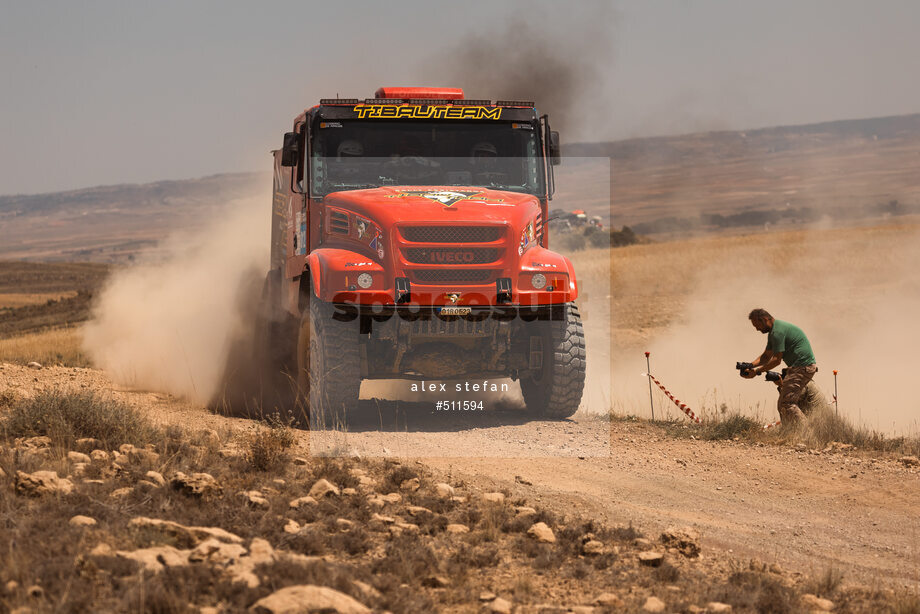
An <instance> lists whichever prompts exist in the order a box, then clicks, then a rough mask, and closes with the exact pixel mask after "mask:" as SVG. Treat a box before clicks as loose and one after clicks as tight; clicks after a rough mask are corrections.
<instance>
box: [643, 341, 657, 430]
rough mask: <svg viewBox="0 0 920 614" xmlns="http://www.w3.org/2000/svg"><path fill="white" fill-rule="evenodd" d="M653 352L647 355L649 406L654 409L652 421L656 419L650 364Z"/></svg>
mask: <svg viewBox="0 0 920 614" xmlns="http://www.w3.org/2000/svg"><path fill="white" fill-rule="evenodd" d="M649 354H651V352H646V353H645V368H646V373H648V378H649V379H648V404H649V405H650V406H651V407H652V420H654V419H655V402H654V401H653V400H652V366H651V363H650V362H649V359H648V356H649Z"/></svg>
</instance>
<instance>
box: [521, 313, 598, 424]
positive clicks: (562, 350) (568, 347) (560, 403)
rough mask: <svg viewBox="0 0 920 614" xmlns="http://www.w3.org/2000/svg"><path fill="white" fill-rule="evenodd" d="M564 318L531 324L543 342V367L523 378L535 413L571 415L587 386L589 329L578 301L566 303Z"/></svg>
mask: <svg viewBox="0 0 920 614" xmlns="http://www.w3.org/2000/svg"><path fill="white" fill-rule="evenodd" d="M564 315H565V317H564V318H563V319H561V320H549V321H542V320H537V321H535V322H532V323H530V324H529V325H528V327H527V328H528V329H529V333H530V335H531V336H539V337H540V338H541V339H542V345H543V368H542V369H541V370H540V371H539V372H538V373H536V374H535V373H533V372H531V373H529V374H527V375H524V376H522V377H521V393H522V394H523V395H524V402H525V403H526V404H527V409H528V411H530V412H531V413H534V414H537V415H540V416H545V417H547V418H568V417H569V416H571V415H572V414H574V413H575V412H576V411H577V410H578V405H579V404H580V403H581V395H582V393H583V392H584V389H585V330H584V328H583V327H582V325H581V316H580V315H579V313H578V307H576V306H575V303H569V304H567V305H565V309H564Z"/></svg>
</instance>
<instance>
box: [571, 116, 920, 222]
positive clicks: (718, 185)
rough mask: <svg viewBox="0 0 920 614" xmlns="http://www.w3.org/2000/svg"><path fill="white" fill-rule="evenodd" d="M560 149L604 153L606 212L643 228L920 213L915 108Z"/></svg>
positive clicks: (919, 136) (919, 129)
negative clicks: (897, 112) (868, 116)
mask: <svg viewBox="0 0 920 614" xmlns="http://www.w3.org/2000/svg"><path fill="white" fill-rule="evenodd" d="M564 153H565V155H567V156H572V157H577V156H599V157H604V158H610V165H611V166H610V168H611V171H610V178H611V186H610V194H611V207H610V212H609V213H610V215H611V221H612V223H613V224H615V225H620V224H628V225H631V226H633V227H634V228H635V229H636V230H637V231H639V232H670V231H677V230H680V229H686V228H687V226H688V225H690V226H695V227H699V228H702V229H707V228H710V229H711V228H719V227H722V226H720V225H719V222H722V223H723V224H727V225H728V226H744V225H763V224H767V223H769V224H781V225H782V224H799V223H802V222H811V221H815V220H819V219H822V218H823V219H829V220H831V221H835V220H852V219H860V218H864V217H876V216H888V215H900V214H907V213H917V212H920V173H918V172H917V171H918V169H920V114H914V115H903V116H895V117H882V118H873V119H856V120H842V121H833V122H824V123H818V124H809V125H803V126H780V127H774V128H760V129H756V130H746V131H736V132H727V131H726V132H703V133H697V134H686V135H679V136H665V137H653V138H640V139H629V140H624V141H616V142H609V143H576V144H571V145H569V146H567V147H565V148H564ZM727 219H729V220H730V221H728V222H726V221H725V220H727Z"/></svg>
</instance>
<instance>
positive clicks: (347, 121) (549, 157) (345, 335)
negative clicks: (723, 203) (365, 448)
mask: <svg viewBox="0 0 920 614" xmlns="http://www.w3.org/2000/svg"><path fill="white" fill-rule="evenodd" d="M559 161H560V155H559V141H558V133H556V132H553V131H552V130H550V126H549V123H548V118H547V117H546V116H545V115H544V116H542V117H541V116H539V115H538V113H537V111H536V110H535V108H534V105H533V103H530V102H520V101H496V102H493V101H489V100H467V99H464V97H463V92H462V90H459V89H452V88H380V89H379V90H377V93H376V97H375V98H373V99H366V100H358V99H339V98H336V99H323V100H321V101H320V104H319V105H317V106H315V107H313V108H311V109H308V110H306V111H304V112H303V113H301V114H300V115H298V116H297V117H296V118H295V119H294V125H293V130H292V131H291V132H289V133H287V134H285V135H284V145H283V148H282V149H281V150H278V151H275V152H274V200H273V204H272V237H271V245H272V250H271V267H270V271H269V273H268V277H267V281H266V285H265V299H266V301H267V304H268V305H269V306H270V307H271V309H270V311H271V315H272V318H271V320H272V322H273V324H272V326H271V328H270V330H271V331H272V333H271V343H272V345H273V347H274V348H275V350H276V352H277V353H280V354H281V358H282V359H289V364H291V365H293V364H294V363H296V365H297V374H298V382H299V384H300V389H301V390H302V391H304V392H308V394H309V399H310V409H311V414H312V416H311V420H316V419H322V420H324V421H326V422H328V421H329V420H330V419H331V418H332V417H333V416H335V415H337V414H340V413H341V412H348V411H350V410H352V409H353V408H354V407H355V406H356V405H357V401H358V392H359V389H360V384H361V381H362V380H364V379H407V380H412V379H418V380H422V379H424V380H429V381H430V380H440V381H446V380H467V381H471V380H474V379H475V380H496V379H502V378H512V379H515V380H519V381H520V386H521V391H522V393H523V397H524V400H525V402H526V405H527V409H528V410H529V411H531V412H532V413H533V414H535V415H540V416H548V417H556V418H562V417H568V416H570V415H572V414H573V413H575V411H576V410H577V409H578V406H579V403H580V401H581V397H582V391H583V388H584V381H585V342H584V332H583V328H582V324H581V318H580V316H579V313H578V308H577V307H576V306H575V299H576V297H577V295H578V285H577V282H576V278H575V271H574V270H573V268H572V264H571V262H570V261H569V260H568V259H567V258H565V257H564V256H562V255H560V254H558V253H556V252H553V251H551V250H550V249H549V237H548V236H547V228H546V226H545V224H544V220H546V219H547V204H548V201H549V199H550V198H551V197H552V193H553V172H552V171H553V168H552V167H553V165H554V164H558V163H559ZM295 339H296V344H295V343H294V340H295ZM450 389H451V390H453V388H452V387H451V388H450Z"/></svg>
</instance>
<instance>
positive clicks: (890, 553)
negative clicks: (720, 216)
mask: <svg viewBox="0 0 920 614" xmlns="http://www.w3.org/2000/svg"><path fill="white" fill-rule="evenodd" d="M53 390H65V391H68V392H67V393H65V394H70V393H73V392H76V393H81V392H82V393H86V392H91V393H97V394H100V395H102V396H101V397H99V398H101V399H103V400H104V402H105V403H115V404H117V405H118V407H121V408H122V409H123V411H124V412H132V411H133V412H135V413H136V414H137V415H139V416H141V417H144V418H149V419H151V420H152V421H154V422H155V424H154V425H153V427H152V428H151V429H147V428H146V427H144V428H141V427H140V426H136V425H135V426H134V427H132V429H133V430H124V429H122V431H123V432H124V434H123V435H120V437H122V438H123V439H124V440H123V441H120V440H113V439H112V438H106V437H105V436H104V435H103V434H96V435H95V436H93V437H89V438H87V437H76V436H74V434H73V433H70V435H68V434H67V433H63V432H59V431H54V430H53V429H52V431H51V432H50V436H41V435H36V434H32V435H31V436H24V435H20V436H19V437H13V436H12V434H11V431H10V424H11V422H10V419H9V418H7V417H8V416H14V415H19V414H17V412H19V413H20V414H21V413H22V411H23V410H22V407H24V405H23V404H28V403H29V402H30V401H29V399H33V400H34V402H36V403H45V404H46V405H47V406H48V407H51V405H48V403H49V402H48V401H47V399H48V398H49V391H53ZM66 398H70V397H66ZM0 399H2V400H0V405H3V407H0V420H5V422H3V424H5V425H6V426H5V427H4V429H5V430H3V431H2V435H3V441H2V442H0V446H2V448H0V468H2V473H0V543H4V544H9V546H8V547H4V548H3V550H2V552H0V610H8V611H19V612H23V613H24V612H32V611H34V612H42V611H89V610H105V611H157V612H173V611H175V612H181V611H191V612H195V611H207V612H215V611H227V612H230V611H243V610H248V611H252V612H300V611H331V612H365V611H380V612H383V611H391V612H429V611H431V612H433V611H445V612H479V611H493V612H502V611H505V612H521V613H524V612H547V613H548V612H559V613H561V612H620V611H625V612H631V611H637V612H642V611H646V612H704V611H708V612H726V611H734V612H802V611H827V610H829V609H832V610H833V611H853V612H878V611H881V612H885V611H888V612H910V611H916V609H911V608H916V607H917V601H916V598H915V597H911V596H910V594H909V592H908V591H907V587H909V586H910V585H911V583H912V582H916V569H917V564H916V563H917V559H916V557H917V549H916V547H915V546H912V545H911V544H915V543H916V542H915V541H911V540H912V539H915V538H913V537H912V531H913V530H914V527H916V522H917V520H916V514H915V510H916V509H917V507H916V504H917V501H915V499H916V498H917V497H918V489H917V488H916V480H917V479H918V470H917V468H916V467H912V466H909V463H904V462H899V461H898V460H897V459H873V458H864V457H861V456H860V455H858V454H856V453H853V452H848V451H839V450H838V451H828V452H821V453H814V451H811V452H810V451H807V450H804V451H803V450H795V449H789V450H787V449H779V448H773V447H769V446H768V447H756V446H754V447H752V446H747V445H741V444H740V443H735V444H728V445H726V444H724V443H712V442H699V441H694V440H690V439H674V438H671V437H668V436H666V434H665V433H664V431H663V430H662V429H661V428H659V427H655V426H652V425H647V424H644V423H632V422H613V423H612V424H611V426H610V437H611V444H612V445H611V453H610V455H609V456H607V457H597V458H592V457H585V458H583V459H579V458H578V457H569V458H546V457H544V458H529V459H525V458H518V459H505V460H497V459H495V458H460V457H458V456H457V455H454V456H452V457H451V458H440V459H437V458H426V459H416V458H411V457H409V456H408V455H401V456H399V457H398V458H392V457H391V458H380V457H371V456H368V455H367V454H362V455H359V456H358V457H348V458H339V459H329V458H321V457H317V456H311V455H310V454H309V451H310V450H309V445H310V440H309V435H308V434H307V433H303V432H291V431H288V430H286V429H283V428H281V427H278V426H276V427H275V428H268V427H260V426H256V425H255V423H253V422H252V421H250V420H242V419H231V418H226V417H223V416H218V415H214V414H211V413H209V412H207V411H206V410H205V409H203V408H201V407H195V406H191V405H189V404H187V403H183V402H180V401H177V400H175V399H173V398H171V397H169V396H168V395H162V394H155V393H149V392H143V391H134V390H126V389H121V388H118V387H116V386H113V385H112V384H111V383H110V382H109V381H108V380H107V379H106V378H105V376H104V375H103V374H101V373H100V372H98V371H94V370H87V369H70V368H61V367H50V368H41V369H39V368H27V367H19V366H13V365H8V364H6V365H0ZM46 405H42V406H41V407H45V406H46ZM17 408H19V409H17ZM55 411H56V410H55ZM42 415H44V414H42ZM47 415H48V416H50V412H49V413H48V414H47ZM125 415H127V414H125ZM39 422H41V420H39ZM122 422H124V423H125V424H134V422H131V421H130V420H124V421H122ZM48 423H49V424H50V423H51V418H50V417H49V418H48ZM97 423H99V422H98V420H97ZM17 424H19V425H20V426H18V427H17V428H20V427H21V422H20V423H17ZM100 424H101V423H100ZM138 424H140V423H138ZM537 426H538V425H534V427H533V428H534V429H536V428H537ZM39 427H40V425H39ZM539 427H540V428H541V429H550V428H552V427H551V426H548V425H547V424H542V423H541V424H539ZM80 428H83V427H80ZM483 428H486V427H483ZM488 428H489V429H492V430H494V431H500V430H501V429H502V426H501V425H492V426H489V427H488ZM516 428H522V427H521V425H517V426H516ZM566 428H568V430H577V428H575V427H572V426H569V427H566V425H565V423H562V424H559V425H558V429H559V431H558V433H559V434H560V435H564V434H565V431H566ZM592 429H593V426H592ZM122 431H119V430H118V429H108V430H105V432H122ZM460 435H462V433H460V434H459V435H458V433H457V432H454V431H447V432H444V433H441V437H442V438H443V440H444V442H445V446H446V447H445V449H452V448H450V447H449V444H448V442H450V441H453V440H454V439H456V438H457V437H458V436H460ZM132 439H133V440H132ZM499 439H501V437H499ZM853 475H855V476H856V477H851V476H853ZM873 523H875V524H873ZM771 531H772V533H771ZM847 545H850V546H854V548H853V549H848V548H847V547H846V546H847ZM835 553H836V554H835ZM875 554H878V555H879V556H877V557H876V556H874V555H875ZM808 561H811V562H812V564H811V565H809V564H808ZM819 563H820V564H819ZM872 573H877V574H878V575H879V576H882V575H885V576H887V578H888V583H887V586H885V585H883V583H882V582H880V581H872V580H870V579H868V578H869V576H870V575H871V574H872ZM307 605H309V607H306V606H307ZM311 608H312V609H311ZM322 608H326V609H325V610H322Z"/></svg>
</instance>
